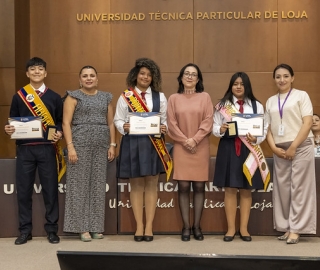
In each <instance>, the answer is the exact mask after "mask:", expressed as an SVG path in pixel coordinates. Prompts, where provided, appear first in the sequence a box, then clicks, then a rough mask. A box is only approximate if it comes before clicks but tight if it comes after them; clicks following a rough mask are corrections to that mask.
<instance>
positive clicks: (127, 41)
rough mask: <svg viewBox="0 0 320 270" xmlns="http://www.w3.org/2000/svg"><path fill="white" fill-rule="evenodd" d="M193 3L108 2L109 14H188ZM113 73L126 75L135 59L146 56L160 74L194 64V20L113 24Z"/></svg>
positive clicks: (137, 0)
mask: <svg viewBox="0 0 320 270" xmlns="http://www.w3.org/2000/svg"><path fill="white" fill-rule="evenodd" d="M193 2H194V1H192V0H184V1H182V2H181V1H157V3H156V4H155V2H154V1H144V0H136V1H127V0H111V12H112V13H116V12H124V11H125V12H128V13H134V12H136V13H137V12H141V13H145V14H146V16H149V15H148V13H149V12H158V11H160V12H185V13H187V12H189V11H192V10H193ZM111 50H112V72H127V71H128V66H130V67H131V66H133V63H134V61H135V59H137V58H139V57H149V58H152V59H153V60H155V61H156V62H157V63H158V64H159V66H160V67H161V70H162V72H176V71H177V70H180V68H181V67H182V66H183V65H185V64H186V63H188V62H192V61H193V53H194V52H193V21H192V20H184V21H183V20H172V21H155V20H152V21H151V20H150V19H149V18H146V19H145V20H144V21H137V22H135V21H133V22H121V23H113V24H112V35H111Z"/></svg>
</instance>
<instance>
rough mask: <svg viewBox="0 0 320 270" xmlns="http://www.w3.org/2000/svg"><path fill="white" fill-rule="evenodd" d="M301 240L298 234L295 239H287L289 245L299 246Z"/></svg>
mask: <svg viewBox="0 0 320 270" xmlns="http://www.w3.org/2000/svg"><path fill="white" fill-rule="evenodd" d="M299 240H300V235H299V234H298V237H297V238H295V239H293V238H290V237H289V238H288V239H287V244H298V243H299Z"/></svg>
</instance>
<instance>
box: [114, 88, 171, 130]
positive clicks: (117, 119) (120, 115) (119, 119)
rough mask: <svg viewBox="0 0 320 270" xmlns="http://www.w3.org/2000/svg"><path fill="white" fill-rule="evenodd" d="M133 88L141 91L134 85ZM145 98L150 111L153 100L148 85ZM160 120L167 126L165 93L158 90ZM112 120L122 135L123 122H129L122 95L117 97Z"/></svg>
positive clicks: (127, 110) (138, 91)
mask: <svg viewBox="0 0 320 270" xmlns="http://www.w3.org/2000/svg"><path fill="white" fill-rule="evenodd" d="M135 90H136V91H137V93H138V94H139V95H140V93H141V92H142V91H141V90H140V89H139V88H137V87H135ZM145 99H146V102H147V107H148V108H149V110H150V112H151V111H152V108H153V102H152V91H151V88H150V87H148V89H147V91H146V95H145ZM160 121H161V124H162V125H166V126H167V99H166V97H165V95H164V94H163V93H162V92H160ZM113 122H114V124H115V126H116V128H117V129H118V131H119V132H120V133H121V134H122V135H124V134H125V132H124V130H123V125H124V123H127V122H129V107H128V104H127V102H126V101H125V100H124V98H123V97H122V95H121V96H120V97H119V99H118V102H117V107H116V113H115V115H114V119H113Z"/></svg>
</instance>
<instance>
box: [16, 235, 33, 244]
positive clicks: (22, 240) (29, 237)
mask: <svg viewBox="0 0 320 270" xmlns="http://www.w3.org/2000/svg"><path fill="white" fill-rule="evenodd" d="M28 240H32V235H31V233H22V234H20V236H19V237H18V238H17V239H16V241H14V243H15V244H16V245H22V244H25V243H27V241H28Z"/></svg>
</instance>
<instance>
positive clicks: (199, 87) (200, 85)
mask: <svg viewBox="0 0 320 270" xmlns="http://www.w3.org/2000/svg"><path fill="white" fill-rule="evenodd" d="M187 67H194V68H195V69H196V70H197V73H198V82H197V84H196V92H197V93H201V92H203V91H204V87H203V78H202V73H201V70H200V68H199V67H198V66H197V65H196V64H193V63H189V64H187V65H185V66H184V67H183V68H182V69H181V70H180V74H179V76H178V78H177V80H178V82H179V88H178V93H179V94H181V93H183V92H184V85H183V83H182V77H183V73H184V71H185V69H186V68H187Z"/></svg>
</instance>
